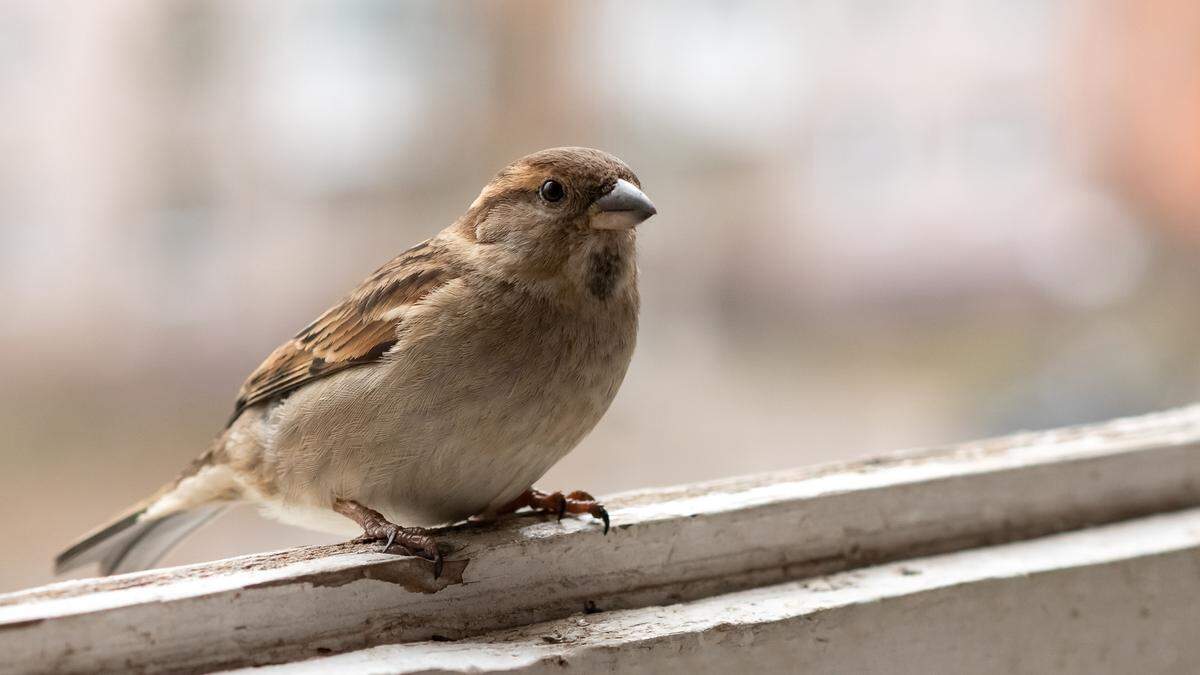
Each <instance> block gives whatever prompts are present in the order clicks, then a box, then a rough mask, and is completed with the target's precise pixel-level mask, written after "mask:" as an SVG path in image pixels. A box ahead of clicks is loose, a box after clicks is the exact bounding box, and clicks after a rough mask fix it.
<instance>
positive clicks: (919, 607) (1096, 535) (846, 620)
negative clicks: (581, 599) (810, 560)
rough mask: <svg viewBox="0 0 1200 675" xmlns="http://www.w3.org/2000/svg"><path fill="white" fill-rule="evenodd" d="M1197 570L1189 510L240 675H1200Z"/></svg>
mask: <svg viewBox="0 0 1200 675" xmlns="http://www.w3.org/2000/svg"><path fill="white" fill-rule="evenodd" d="M1197 556H1200V509H1191V510H1187V511H1182V512H1177V513H1172V514H1166V515H1160V516H1151V517H1148V518H1144V519H1137V520H1133V521H1126V522H1122V523H1119V524H1114V525H1106V526H1102V527H1099V528H1095V529H1090V530H1083V531H1079V532H1070V533H1065V534H1057V535H1051V536H1048V537H1044V538H1040V539H1034V540H1030V541H1023V542H1018V543H1011V544H1003V545H1000V546H994V547H988V548H981V549H972V550H968V551H962V552H958V553H950V554H945V555H940V556H934V557H928V558H917V559H915V560H910V561H905V562H899V563H891V564H887V565H880V566H877V567H869V568H864V569H859V570H854V571H851V572H841V573H838V574H832V575H828V576H823V577H817V578H814V579H809V580H806V581H793V582H788V583H784V584H776V585H772V586H766V587H763V588H755V589H752V590H748V591H739V592H735V593H728V594H723V595H718V596H714V597H711V598H704V599H701V600H696V601H692V602H688V603H681V604H676V605H670V606H667V607H646V608H642V609H630V610H621V611H615V612H604V613H601V614H592V615H588V616H577V617H570V618H566V619H559V620H557V621H550V622H545V623H540V624H534V625H532V626H524V627H521V628H516V629H509V630H504V631H496V632H493V633H487V634H484V635H480V636H477V637H473V638H468V639H466V640H462V641H458V642H411V643H405V644H396V645H383V646H380V647H372V648H368V649H364V650H361V651H356V652H351V653H348V654H339V655H337V656H330V657H324V658H317V659H313V660H310V661H301V662H299V663H290V664H285V665H280V666H267V667H265V668H262V669H246V670H244V671H238V672H239V673H240V675H309V674H316V673H339V674H342V675H353V674H355V673H362V674H364V675H365V674H367V673H371V674H372V675H382V674H384V673H390V674H394V675H410V674H411V675H415V674H416V673H423V674H429V673H509V674H513V675H515V674H518V673H541V672H547V671H549V672H559V671H561V670H562V668H563V666H569V667H570V669H569V670H568V671H567V672H576V673H578V672H585V673H592V672H597V673H599V672H604V673H608V672H613V673H626V672H644V673H688V674H689V675H697V674H700V673H732V672H761V673H787V672H791V673H797V672H802V673H895V672H909V673H912V672H924V673H965V672H970V673H997V674H1003V675H1009V674H1011V673H1038V672H1055V673H1079V674H1080V675H1091V674H1093V673H1116V672H1126V673H1133V672H1153V673H1168V672H1180V673H1184V672H1195V667H1196V664H1197V663H1200V641H1197V640H1196V639H1195V634H1194V630H1195V627H1196V626H1197V625H1200V603H1197V602H1195V597H1196V594H1197V592H1198V591H1200V576H1197V574H1196V560H1197ZM947 636H953V638H952V639H947Z"/></svg>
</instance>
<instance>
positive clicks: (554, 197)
mask: <svg viewBox="0 0 1200 675" xmlns="http://www.w3.org/2000/svg"><path fill="white" fill-rule="evenodd" d="M538 194H540V195H541V196H542V199H545V200H546V201H548V202H557V201H560V200H562V198H563V197H566V196H567V191H566V190H565V189H563V186H562V183H559V182H558V181H556V180H548V181H546V182H545V183H542V188H541V189H540V190H538Z"/></svg>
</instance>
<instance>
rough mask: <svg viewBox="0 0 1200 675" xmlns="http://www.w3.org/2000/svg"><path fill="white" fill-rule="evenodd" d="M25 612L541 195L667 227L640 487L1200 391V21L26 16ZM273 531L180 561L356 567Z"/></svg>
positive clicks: (212, 4) (979, 5)
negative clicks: (489, 195) (412, 272)
mask: <svg viewBox="0 0 1200 675" xmlns="http://www.w3.org/2000/svg"><path fill="white" fill-rule="evenodd" d="M0 111H2V114H0V298H2V299H3V311H0V359H2V361H0V373H2V375H0V381H2V382H3V386H0V495H3V497H4V500H3V503H4V506H3V507H2V510H0V541H3V542H4V543H5V545H4V547H3V548H4V550H5V551H6V554H5V555H4V558H3V562H2V564H0V590H9V589H14V588H18V587H22V586H27V585H31V584H35V583H42V582H46V581H49V580H50V574H49V567H50V560H51V558H52V556H53V555H54V553H55V552H57V550H59V549H60V548H61V547H63V546H64V545H65V544H67V543H68V542H69V541H70V540H72V539H73V538H74V537H75V536H76V535H78V534H80V533H81V532H83V531H84V530H87V529H89V528H91V527H92V526H93V525H95V524H97V523H98V522H100V521H101V520H103V519H105V518H107V517H108V516H109V515H111V514H112V513H114V512H116V511H118V510H120V509H122V508H123V507H124V506H126V505H127V504H129V503H131V502H133V501H135V500H137V499H139V498H141V497H142V496H144V495H145V494H147V493H149V492H150V491H152V490H154V489H155V488H156V487H157V486H158V485H160V484H161V483H163V482H164V481H166V480H168V479H170V478H171V477H172V476H173V475H174V473H175V472H176V471H177V470H179V469H180V468H181V467H182V466H183V465H184V463H185V462H187V461H188V460H189V459H190V458H192V457H193V456H194V455H195V454H197V453H198V452H199V451H200V450H201V449H203V447H204V445H205V443H206V442H207V441H208V439H209V438H210V437H211V436H212V435H213V434H214V433H215V432H216V431H217V430H218V429H219V428H220V427H221V425H222V423H223V422H224V420H225V417H226V415H227V414H228V412H229V410H230V408H231V405H232V400H233V397H234V393H235V391H236V389H237V387H238V386H239V384H240V383H241V381H242V379H243V377H244V376H245V375H246V374H247V373H249V371H250V370H252V369H253V368H254V367H255V366H256V365H257V364H258V362H259V361H260V360H261V359H262V357H264V356H265V355H266V354H267V353H268V352H269V351H270V350H271V349H272V348H274V347H275V346H276V345H277V344H278V343H279V342H281V341H282V340H283V339H285V338H287V337H288V336H290V335H291V334H292V333H293V332H294V331H295V330H297V329H298V328H299V327H301V326H303V325H305V324H306V323H307V322H308V321H309V320H310V319H311V318H312V317H313V316H315V315H316V314H317V313H319V312H320V311H322V310H323V309H324V308H325V307H327V306H328V305H330V304H331V303H332V302H333V301H334V300H336V299H337V298H338V297H339V296H340V295H341V294H342V293H343V292H345V291H346V290H348V289H349V288H350V287H351V286H353V285H354V284H355V283H357V282H358V281H359V280H360V279H361V278H363V277H364V276H365V275H366V274H367V273H368V272H370V271H371V270H372V269H374V268H375V267H376V266H377V265H379V264H381V263H382V262H384V261H386V260H387V259H388V258H390V257H391V256H392V255H393V254H394V253H396V252H398V251H400V250H402V249H404V248H406V247H407V246H409V245H410V244H412V243H415V242H417V241H419V240H421V239H423V238H425V237H427V236H429V235H431V234H432V233H434V232H436V231H437V230H439V229H441V228H442V227H443V226H445V225H446V224H448V223H450V222H451V221H452V220H454V218H456V217H457V215H458V214H459V213H460V212H461V211H462V210H463V209H464V208H465V207H466V205H467V204H469V203H470V202H471V200H472V199H474V197H475V195H476V194H477V192H478V190H479V188H480V187H481V186H482V185H483V184H484V183H485V182H486V181H487V180H488V179H489V177H490V176H491V175H492V174H493V173H494V172H495V171H496V170H498V169H499V168H500V167H501V166H503V165H504V164H505V163H507V162H508V161H510V160H512V159H514V158H516V157H518V156H521V155H523V154H525V153H528V152H531V151H533V150H537V149H540V148H543V147H548V146H556V145H589V146H596V147H599V148H603V149H606V150H609V151H611V152H613V153H615V154H617V155H618V156H620V157H622V158H624V159H625V160H626V161H627V162H628V163H629V164H630V165H631V166H633V167H634V168H635V170H636V171H637V172H638V173H639V175H640V176H641V178H642V181H643V183H644V186H645V188H646V191H647V193H648V194H650V195H651V197H652V198H653V199H654V200H655V202H656V203H657V204H658V207H659V211H660V215H659V216H657V217H656V218H654V219H653V220H651V221H650V222H648V223H647V224H646V225H645V226H644V227H643V229H642V232H641V235H640V244H641V266H642V271H643V274H642V283H643V295H644V303H645V304H644V311H643V329H642V333H641V342H640V345H639V349H638V353H637V356H636V358H635V360H634V363H633V365H632V368H631V370H630V372H629V376H628V378H627V380H626V384H625V386H624V388H623V390H622V392H621V394H620V396H619V397H618V399H617V402H616V403H615V404H614V406H613V408H612V410H611V412H610V413H609V414H608V416H607V418H606V419H605V420H604V421H603V422H602V423H601V425H600V427H599V428H598V429H597V430H596V431H595V432H594V433H593V434H592V435H591V436H590V437H589V438H588V439H587V440H586V441H585V442H584V444H583V445H582V446H581V447H580V448H579V449H578V450H577V451H576V452H575V453H574V454H572V455H571V456H570V457H568V458H567V459H566V460H564V461H563V462H562V463H561V464H560V465H559V466H557V467H555V468H554V469H553V470H552V471H551V473H550V475H549V476H547V477H546V479H545V481H544V483H543V484H544V485H545V486H547V487H564V488H571V489H575V488H586V489H589V490H592V491H596V492H600V493H603V492H610V491H615V490H621V489H626V488H634V487H641V486H650V485H658V484H670V483H677V482H682V481H693V480H699V479H708V478H715V477H721V476H727V475H732V474H740V473H748V472H756V471H763V470H769V469H775V468H782V467H792V466H797V465H804V464H809V463H814V462H823V461H829V460H839V459H848V458H853V457H859V456H864V455H868V454H870V453H874V452H880V451H886V450H894V449H898V448H902V447H907V446H920V445H930V444H941V443H947V442H951V441H956V440H964V439H968V438H971V437H978V436H982V435H988V434H995V433H1000V432H1006V431H1011V430H1017V429H1023V428H1036V427H1046V426H1052V425H1059V424H1066V423H1075V422H1084V421H1090V420H1099V419H1102V418H1106V417H1110V416H1115V415H1123V414H1133V413H1139V412H1145V411H1149V410H1152V409H1156V408H1161V407H1165V406H1171V405H1175V404H1180V403H1184V402H1189V401H1192V400H1195V399H1196V398H1198V397H1200V302H1198V299H1200V298H1198V293H1200V3H1197V2H1195V0H1127V1H1124V2H1121V1H1116V0H1114V1H1103V0H1096V1H1087V0H1075V1H1051V0H930V1H928V2H904V1H899V0H897V1H895V2H889V1H879V0H805V1H801V2H786V3H785V2H779V3H766V2H738V3H730V2H724V1H714V0H680V1H674V2H654V3H643V2H624V3H612V2H596V3H558V2H519V3H517V2H488V3H477V4H476V3H462V2H455V3H443V2H433V1H428V2H416V3H398V2H389V1H385V0H303V1H300V0H296V1H292V0H289V1H286V2H285V1H284V0H278V1H276V2H261V1H259V2H251V1H246V0H220V1H202V0H174V1H165V0H163V1H159V0H146V1H143V2H127V1H117V0H114V1H112V2H102V3H101V2H95V3H92V2H65V1H53V2H45V1H43V0H5V1H3V2H0ZM328 540H329V539H328V538H327V537H325V536H324V535H318V534H312V533H308V532H304V531H302V530H295V529H290V528H286V527H283V526H279V525H275V524H270V523H266V522H264V521H261V520H259V519H258V517H257V515H256V514H254V513H253V512H251V511H249V510H244V511H242V512H239V513H234V514H232V515H231V516H228V517H226V518H224V519H223V520H221V521H219V522H218V523H216V524H214V525H213V526H210V527H209V528H207V529H206V530H205V531H203V532H202V533H200V534H199V535H198V536H197V537H196V538H194V539H193V540H192V541H190V542H189V543H187V544H185V545H184V546H183V547H182V548H181V549H179V550H178V551H176V552H175V553H174V554H172V556H171V557H170V559H169V560H168V561H167V562H169V563H182V562H190V561H197V560H203V559H209V558H214V557H218V556H226V555H232V554H237V553H245V552H251V551H256V550H266V549H273V548H280V547H283V546H288V545H293V544H300V543H313V542H324V541H328Z"/></svg>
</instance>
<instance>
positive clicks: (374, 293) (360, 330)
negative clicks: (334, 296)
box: [226, 242, 456, 426]
mask: <svg viewBox="0 0 1200 675" xmlns="http://www.w3.org/2000/svg"><path fill="white" fill-rule="evenodd" d="M430 249H431V245H430V243H429V242H424V243H421V244H418V245H416V246H414V247H412V248H410V249H408V250H407V251H405V252H404V253H401V254H400V255H399V256H397V257H396V258H395V259H393V260H392V261H391V262H389V263H387V264H386V265H384V266H383V267H381V268H379V269H378V270H376V272H375V273H374V274H372V275H371V276H370V277H368V278H367V280H366V281H364V282H363V283H362V284H361V285H359V287H358V288H356V289H354V291H352V292H351V293H350V294H349V295H347V296H346V297H345V298H343V299H342V301H341V302H339V303H338V304H337V305H335V306H333V307H332V308H330V309H329V310H328V311H327V312H325V313H324V314H322V315H321V316H320V317H318V318H317V320H316V321H313V322H312V323H310V324H309V325H308V326H306V327H304V329H302V330H301V331H300V332H299V333H297V334H296V336H295V337H294V338H292V339H291V340H288V341H287V342H285V343H284V344H282V345H280V346H279V347H278V348H277V349H276V350H275V351H273V352H271V355H270V356H268V357H267V359H266V360H265V361H263V362H262V364H261V365H260V366H259V367H258V368H257V369H256V370H255V371H254V372H253V373H252V374H251V375H250V377H249V378H248V379H247V380H246V382H245V384H243V385H242V388H241V390H240V391H239V392H238V399H237V404H236V405H235V407H234V411H233V415H232V416H231V417H230V418H229V422H228V424H227V425H226V426H228V425H229V424H233V421H234V420H236V419H237V418H238V415H240V414H242V411H243V410H245V409H246V408H248V407H250V406H252V405H255V404H256V403H261V402H263V401H267V400H270V399H272V398H275V397H277V396H282V395H284V394H287V393H288V392H290V391H292V390H294V389H297V388H298V387H302V386H304V385H305V384H308V383H309V382H312V381H313V380H316V379H319V378H322V377H325V376H327V375H332V374H333V373H336V372H338V371H341V370H345V369H346V368H350V367H353V366H357V365H362V364H365V363H372V362H374V361H377V360H379V359H380V358H381V357H382V356H383V355H384V354H386V353H387V351H388V350H389V349H391V348H392V347H393V346H394V345H395V344H396V342H397V340H398V337H397V331H398V329H399V328H400V324H401V322H402V321H403V318H402V317H400V318H397V317H395V316H394V312H395V311H396V310H397V309H401V308H403V307H405V306H412V305H416V304H417V303H419V302H420V301H421V300H423V299H424V298H425V297H427V296H428V295H429V294H430V293H432V292H433V291H434V290H436V289H437V288H440V287H441V286H442V285H444V284H445V283H446V282H448V281H450V280H451V279H453V278H454V277H455V276H456V275H453V274H451V273H450V272H449V271H448V270H447V269H446V268H445V267H444V266H440V265H438V264H437V263H436V262H435V260H436V259H437V258H438V256H437V252H436V251H435V250H430ZM389 315H392V316H390V317H389Z"/></svg>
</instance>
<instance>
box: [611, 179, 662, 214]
mask: <svg viewBox="0 0 1200 675" xmlns="http://www.w3.org/2000/svg"><path fill="white" fill-rule="evenodd" d="M596 207H597V210H599V211H600V212H601V213H616V212H621V213H625V214H628V216H630V218H629V219H630V220H634V219H636V222H641V221H643V220H645V219H647V218H649V217H650V216H653V215H654V214H656V213H658V209H657V208H655V206H654V202H652V201H650V198H649V197H647V196H646V194H645V193H644V192H642V191H641V190H639V189H638V188H637V186H636V185H634V184H633V183H630V182H629V181H627V180H624V179H621V180H618V181H617V183H616V185H614V186H613V188H612V189H611V190H609V191H608V194H606V195H604V196H603V197H601V198H599V199H597V200H596Z"/></svg>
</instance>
